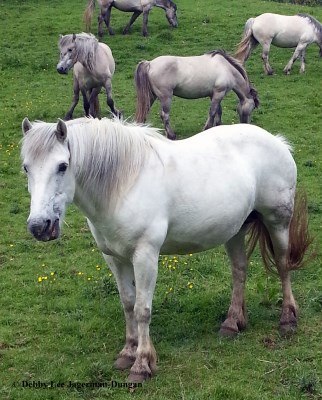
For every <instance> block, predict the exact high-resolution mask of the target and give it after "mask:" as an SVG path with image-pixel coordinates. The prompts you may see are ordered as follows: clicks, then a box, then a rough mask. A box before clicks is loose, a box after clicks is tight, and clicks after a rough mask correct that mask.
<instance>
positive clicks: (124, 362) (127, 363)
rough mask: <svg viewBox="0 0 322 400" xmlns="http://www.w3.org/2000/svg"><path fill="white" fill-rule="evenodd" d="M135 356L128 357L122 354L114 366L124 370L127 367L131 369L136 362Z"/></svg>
mask: <svg viewBox="0 0 322 400" xmlns="http://www.w3.org/2000/svg"><path fill="white" fill-rule="evenodd" d="M134 361H135V358H134V357H126V356H121V357H118V359H117V360H116V361H115V363H114V368H116V369H118V370H120V371H124V370H125V369H129V368H131V367H132V365H133V364H134Z"/></svg>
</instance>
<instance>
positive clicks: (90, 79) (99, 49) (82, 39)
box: [57, 33, 120, 120]
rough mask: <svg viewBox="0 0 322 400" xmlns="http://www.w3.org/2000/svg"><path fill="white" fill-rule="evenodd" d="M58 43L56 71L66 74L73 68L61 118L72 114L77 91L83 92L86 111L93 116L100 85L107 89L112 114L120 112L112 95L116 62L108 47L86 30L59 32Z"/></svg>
mask: <svg viewBox="0 0 322 400" xmlns="http://www.w3.org/2000/svg"><path fill="white" fill-rule="evenodd" d="M58 47H59V50H60V60H59V62H58V64H57V72H59V73H60V74H67V73H68V71H69V70H70V69H71V68H73V70H74V85H73V86H74V97H73V102H72V105H71V107H70V109H69V110H68V112H67V114H66V115H65V118H64V119H65V120H69V119H72V118H73V112H74V109H75V107H76V105H77V103H78V100H79V91H81V93H82V95H83V104H84V111H85V115H86V116H89V115H91V116H92V117H96V116H97V114H98V110H99V102H98V95H99V93H100V91H101V88H102V87H103V88H104V89H105V91H106V101H107V105H108V106H109V107H110V109H111V111H112V113H113V114H114V115H116V116H120V111H118V110H117V109H116V108H115V106H114V101H113V98H112V77H113V74H114V71H115V62H114V58H113V54H112V51H111V49H110V48H109V47H108V46H107V45H106V44H105V43H99V42H98V40H97V39H96V37H95V36H94V35H92V34H88V33H78V34H70V35H65V36H62V35H61V36H60V39H59V43H58Z"/></svg>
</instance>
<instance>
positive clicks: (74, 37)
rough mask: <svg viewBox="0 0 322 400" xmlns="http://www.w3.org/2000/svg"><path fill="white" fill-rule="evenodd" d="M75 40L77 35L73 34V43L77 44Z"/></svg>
mask: <svg viewBox="0 0 322 400" xmlns="http://www.w3.org/2000/svg"><path fill="white" fill-rule="evenodd" d="M75 40H76V35H75V33H73V42H75Z"/></svg>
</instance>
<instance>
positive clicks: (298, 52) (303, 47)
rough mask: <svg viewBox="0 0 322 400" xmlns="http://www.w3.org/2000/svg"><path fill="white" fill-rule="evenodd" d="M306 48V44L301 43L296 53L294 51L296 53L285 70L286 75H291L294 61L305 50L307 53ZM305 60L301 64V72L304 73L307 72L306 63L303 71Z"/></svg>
mask: <svg viewBox="0 0 322 400" xmlns="http://www.w3.org/2000/svg"><path fill="white" fill-rule="evenodd" d="M306 46H307V44H306V43H299V44H298V45H297V47H296V49H295V51H294V53H293V55H292V57H291V59H290V61H289V62H288V63H287V64H286V66H285V68H284V73H285V74H286V75H289V74H290V72H291V68H292V66H293V64H294V61H295V60H296V59H297V58H298V57H299V56H300V55H301V54H302V52H303V50H304V51H305V49H306ZM303 60H304V58H303V59H302V63H301V70H300V71H301V72H304V71H305V63H304V69H303V70H302V67H303Z"/></svg>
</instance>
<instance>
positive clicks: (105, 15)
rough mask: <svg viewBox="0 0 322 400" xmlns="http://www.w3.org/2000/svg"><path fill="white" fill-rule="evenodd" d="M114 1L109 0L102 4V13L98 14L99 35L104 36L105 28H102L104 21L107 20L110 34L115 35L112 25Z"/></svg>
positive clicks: (106, 23)
mask: <svg viewBox="0 0 322 400" xmlns="http://www.w3.org/2000/svg"><path fill="white" fill-rule="evenodd" d="M112 3H113V1H108V2H106V4H104V5H103V4H102V6H101V12H100V15H99V16H98V36H99V37H102V36H103V28H102V25H103V21H104V22H105V25H106V28H107V30H108V33H109V34H110V35H114V31H113V29H112V28H111V27H110V21H111V11H112Z"/></svg>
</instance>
